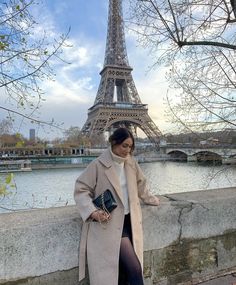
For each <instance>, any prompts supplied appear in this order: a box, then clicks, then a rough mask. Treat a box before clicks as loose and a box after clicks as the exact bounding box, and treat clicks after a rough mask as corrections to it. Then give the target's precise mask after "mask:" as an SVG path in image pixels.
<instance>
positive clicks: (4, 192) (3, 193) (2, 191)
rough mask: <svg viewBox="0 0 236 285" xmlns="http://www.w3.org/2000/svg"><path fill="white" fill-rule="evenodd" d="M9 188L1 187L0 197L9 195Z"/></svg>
mask: <svg viewBox="0 0 236 285" xmlns="http://www.w3.org/2000/svg"><path fill="white" fill-rule="evenodd" d="M7 194H8V192H7V187H6V185H0V195H7Z"/></svg>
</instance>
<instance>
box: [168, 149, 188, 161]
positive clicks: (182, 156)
mask: <svg viewBox="0 0 236 285" xmlns="http://www.w3.org/2000/svg"><path fill="white" fill-rule="evenodd" d="M167 154H168V155H169V157H170V159H171V160H175V161H187V160H188V155H187V154H186V153H185V152H184V151H181V150H172V151H169V152H168V153H167Z"/></svg>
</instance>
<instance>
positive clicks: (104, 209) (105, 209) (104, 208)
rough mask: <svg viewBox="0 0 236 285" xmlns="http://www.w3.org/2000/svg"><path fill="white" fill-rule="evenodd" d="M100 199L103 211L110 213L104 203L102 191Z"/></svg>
mask: <svg viewBox="0 0 236 285" xmlns="http://www.w3.org/2000/svg"><path fill="white" fill-rule="evenodd" d="M101 199H102V209H103V211H104V212H106V213H107V214H108V215H109V214H110V213H109V211H108V210H107V208H106V205H105V201H104V192H103V193H102V196H101Z"/></svg>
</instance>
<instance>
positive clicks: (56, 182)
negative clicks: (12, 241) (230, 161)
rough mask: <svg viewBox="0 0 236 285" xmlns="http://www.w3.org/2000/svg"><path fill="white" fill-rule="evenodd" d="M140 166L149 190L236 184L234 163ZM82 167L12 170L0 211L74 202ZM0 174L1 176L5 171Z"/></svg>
mask: <svg viewBox="0 0 236 285" xmlns="http://www.w3.org/2000/svg"><path fill="white" fill-rule="evenodd" d="M140 166H141V168H142V170H143V172H144V174H145V175H146V177H147V179H148V182H149V185H150V189H151V191H152V192H153V193H155V194H159V195H164V194H170V193H180V192H187V191H197V190H202V191H204V190H206V189H215V188H222V187H233V186H236V167H235V166H234V167H232V166H231V167H230V166H209V165H208V166H206V165H198V164H196V163H194V162H193V163H189V162H188V163H183V162H182V163H181V162H170V161H168V162H160V161H159V162H150V163H142V164H140ZM82 171H83V169H80V168H77V169H76V168H73V169H56V170H55V169H54V170H52V169H49V170H34V171H32V172H17V173H14V183H15V186H16V187H15V188H14V187H13V188H11V189H10V191H11V192H12V193H11V194H9V195H7V196H5V197H4V198H1V199H0V212H1V213H3V212H8V211H9V210H10V211H15V210H24V209H32V208H49V207H58V206H65V205H73V204H74V199H73V189H74V183H75V180H76V178H77V177H78V175H79V174H80V173H81V172H82ZM0 175H1V178H3V176H4V174H0ZM213 191H214V190H213ZM7 209H9V210H7Z"/></svg>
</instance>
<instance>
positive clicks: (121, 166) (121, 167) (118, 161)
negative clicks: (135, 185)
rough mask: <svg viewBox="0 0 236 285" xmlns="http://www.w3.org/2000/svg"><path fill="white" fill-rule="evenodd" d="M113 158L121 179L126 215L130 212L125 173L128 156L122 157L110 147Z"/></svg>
mask: <svg viewBox="0 0 236 285" xmlns="http://www.w3.org/2000/svg"><path fill="white" fill-rule="evenodd" d="M110 152H111V156H112V159H113V161H114V165H115V168H116V173H117V176H118V178H119V181H120V188H121V192H122V196H123V203H124V208H125V215H127V214H128V213H129V195H128V188H127V180H126V174H125V160H126V159H127V158H123V157H120V156H118V155H116V154H114V153H113V152H112V150H111V149H110Z"/></svg>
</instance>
